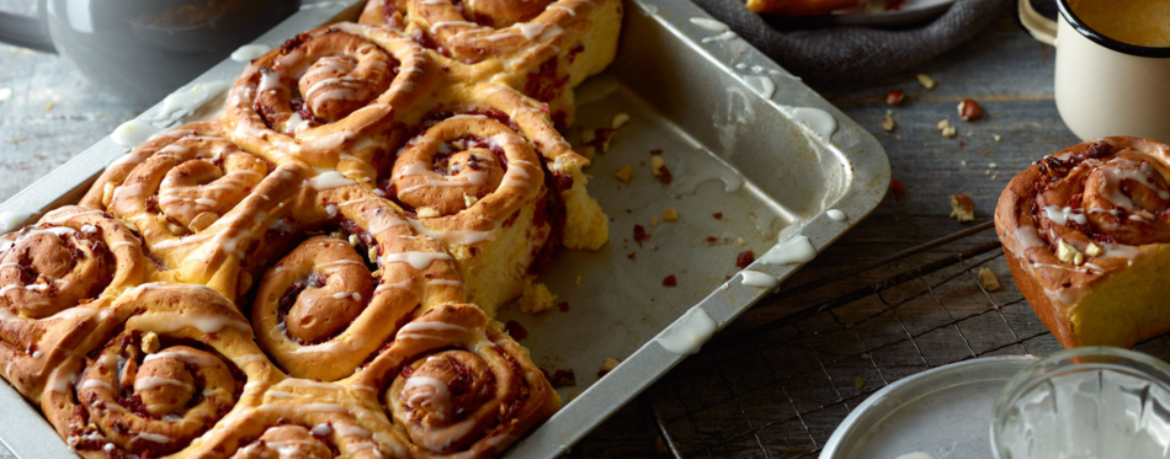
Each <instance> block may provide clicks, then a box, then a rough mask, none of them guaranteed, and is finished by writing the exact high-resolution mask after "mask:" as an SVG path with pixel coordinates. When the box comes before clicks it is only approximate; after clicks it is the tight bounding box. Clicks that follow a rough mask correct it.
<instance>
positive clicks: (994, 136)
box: [991, 134, 1003, 142]
mask: <svg viewBox="0 0 1170 459" xmlns="http://www.w3.org/2000/svg"><path fill="white" fill-rule="evenodd" d="M991 137H992V138H993V139H995V141H996V142H999V141H1000V140H1003V137H1000V136H999V134H992V135H991Z"/></svg>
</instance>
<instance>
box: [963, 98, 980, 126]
mask: <svg viewBox="0 0 1170 459" xmlns="http://www.w3.org/2000/svg"><path fill="white" fill-rule="evenodd" d="M982 114H983V108H981V107H980V106H979V102H975V99H963V101H962V102H959V118H962V119H963V121H974V120H977V119H979V116H981V115H982Z"/></svg>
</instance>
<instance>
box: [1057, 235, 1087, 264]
mask: <svg viewBox="0 0 1170 459" xmlns="http://www.w3.org/2000/svg"><path fill="white" fill-rule="evenodd" d="M1056 258H1057V259H1058V260H1060V261H1062V262H1064V263H1069V264H1072V265H1075V266H1080V265H1081V264H1082V263H1084V262H1085V254H1083V253H1081V252H1080V251H1079V250H1077V248H1076V247H1073V246H1072V244H1069V243H1068V242H1065V240H1064V239H1061V240H1060V245H1058V246H1057V247H1056Z"/></svg>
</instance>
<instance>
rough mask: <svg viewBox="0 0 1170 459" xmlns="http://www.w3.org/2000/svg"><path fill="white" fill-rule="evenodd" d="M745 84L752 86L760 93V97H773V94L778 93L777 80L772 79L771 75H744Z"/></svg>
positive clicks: (754, 90) (752, 88)
mask: <svg viewBox="0 0 1170 459" xmlns="http://www.w3.org/2000/svg"><path fill="white" fill-rule="evenodd" d="M741 78H743V82H744V84H746V85H747V87H748V88H751V90H752V91H753V92H755V93H756V94H759V95H760V97H763V98H765V99H771V98H772V95H773V94H775V93H776V82H774V81H772V78H771V77H768V76H764V75H742V76H741Z"/></svg>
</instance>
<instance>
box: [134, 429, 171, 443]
mask: <svg viewBox="0 0 1170 459" xmlns="http://www.w3.org/2000/svg"><path fill="white" fill-rule="evenodd" d="M134 438H135V439H136V440H146V441H149V442H154V443H170V442H171V437H168V436H166V435H162V434H152V433H149V432H138V435H135V436H134Z"/></svg>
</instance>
